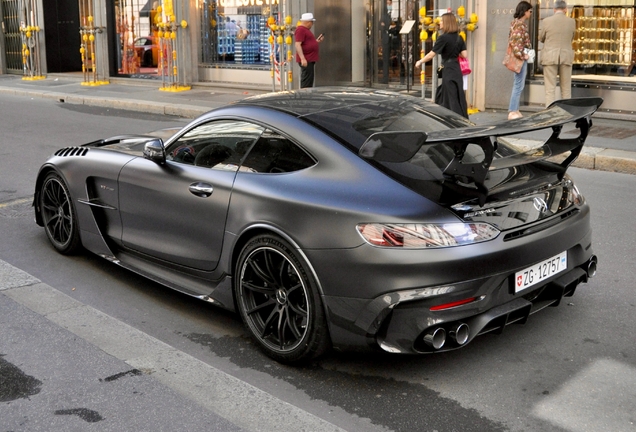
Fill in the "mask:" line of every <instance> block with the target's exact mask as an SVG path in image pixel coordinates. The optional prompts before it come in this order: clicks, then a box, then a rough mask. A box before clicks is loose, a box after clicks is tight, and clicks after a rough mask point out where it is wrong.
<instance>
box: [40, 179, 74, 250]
mask: <svg viewBox="0 0 636 432" xmlns="http://www.w3.org/2000/svg"><path fill="white" fill-rule="evenodd" d="M39 201H40V202H39V205H40V212H41V213H42V222H43V224H44V231H45V232H46V236H47V237H48V238H49V241H50V242H51V244H52V245H53V247H54V248H55V249H56V250H57V251H58V252H60V253H61V254H64V255H72V254H74V253H77V252H78V251H79V250H80V249H81V247H82V243H81V240H80V236H79V227H78V226H77V215H76V213H75V207H74V206H73V201H72V200H71V194H70V193H69V190H68V187H67V186H66V184H65V183H64V180H62V178H61V177H60V176H59V175H58V174H57V173H55V172H50V173H48V174H47V176H46V177H45V178H44V181H43V182H42V187H41V189H40V196H39Z"/></svg>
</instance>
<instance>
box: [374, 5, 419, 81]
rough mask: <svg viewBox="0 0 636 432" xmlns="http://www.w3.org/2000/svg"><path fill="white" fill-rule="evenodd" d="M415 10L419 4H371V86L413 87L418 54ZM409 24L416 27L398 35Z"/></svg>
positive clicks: (417, 18)
mask: <svg viewBox="0 0 636 432" xmlns="http://www.w3.org/2000/svg"><path fill="white" fill-rule="evenodd" d="M418 10H419V1H418V0H373V2H372V11H371V25H370V29H371V37H370V47H369V51H370V54H369V56H370V62H369V64H370V71H369V73H370V76H371V77H372V78H371V80H372V84H373V85H374V86H375V85H377V86H386V87H390V88H400V89H401V88H407V87H412V86H413V76H414V74H413V64H414V62H415V61H416V60H417V57H419V51H420V41H419V32H418V25H417V24H418V20H419V17H418ZM409 20H415V21H416V23H415V25H414V26H413V28H412V30H411V31H410V32H409V33H408V34H401V33H400V31H401V30H402V26H403V25H404V23H405V22H407V21H409ZM414 53H415V56H414Z"/></svg>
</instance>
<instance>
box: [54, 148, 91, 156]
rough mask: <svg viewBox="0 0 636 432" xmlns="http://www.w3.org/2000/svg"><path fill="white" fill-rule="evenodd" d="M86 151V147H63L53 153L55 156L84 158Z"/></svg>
mask: <svg viewBox="0 0 636 432" xmlns="http://www.w3.org/2000/svg"><path fill="white" fill-rule="evenodd" d="M86 153H88V149H87V148H86V147H64V148H62V149H59V150H58V151H56V152H55V156H62V157H65V156H86Z"/></svg>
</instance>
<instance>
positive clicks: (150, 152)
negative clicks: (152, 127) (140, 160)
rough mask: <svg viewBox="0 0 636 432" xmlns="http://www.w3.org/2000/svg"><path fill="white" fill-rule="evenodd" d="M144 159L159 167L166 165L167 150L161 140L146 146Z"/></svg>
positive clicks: (150, 142) (149, 142)
mask: <svg viewBox="0 0 636 432" xmlns="http://www.w3.org/2000/svg"><path fill="white" fill-rule="evenodd" d="M144 157H145V158H146V159H148V160H151V161H153V162H155V163H157V164H159V165H163V164H165V163H166V149H165V147H164V146H163V141H162V140H161V138H157V139H153V140H150V141H148V142H147V143H146V144H144Z"/></svg>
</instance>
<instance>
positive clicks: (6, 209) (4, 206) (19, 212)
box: [0, 198, 33, 219]
mask: <svg viewBox="0 0 636 432" xmlns="http://www.w3.org/2000/svg"><path fill="white" fill-rule="evenodd" d="M32 203H33V198H18V199H15V200H12V201H6V202H3V203H0V217H5V218H10V219H16V218H22V217H33V207H32V205H31V204H32Z"/></svg>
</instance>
